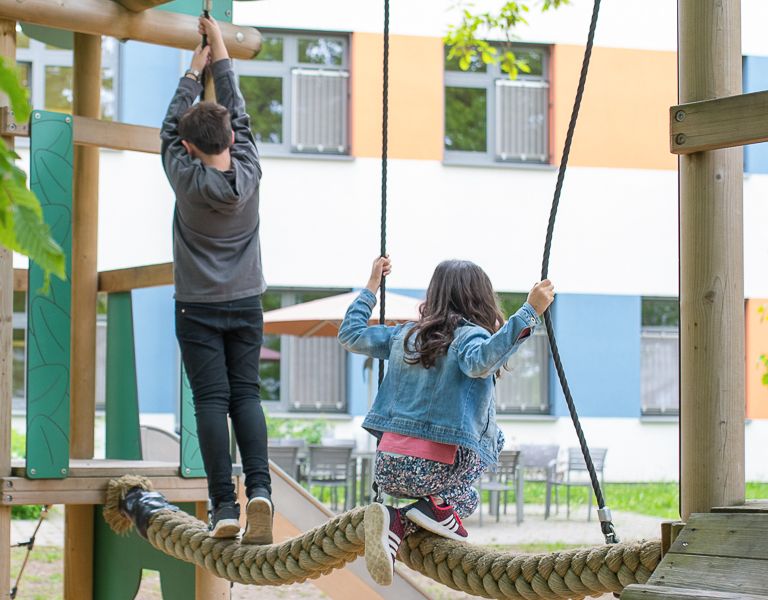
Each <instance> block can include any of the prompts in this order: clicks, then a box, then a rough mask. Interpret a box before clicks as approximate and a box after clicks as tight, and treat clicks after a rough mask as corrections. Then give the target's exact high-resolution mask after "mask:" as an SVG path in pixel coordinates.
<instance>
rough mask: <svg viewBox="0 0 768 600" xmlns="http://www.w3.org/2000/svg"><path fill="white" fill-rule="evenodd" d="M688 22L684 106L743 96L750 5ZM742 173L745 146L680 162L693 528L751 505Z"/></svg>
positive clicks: (684, 404) (719, 1)
mask: <svg viewBox="0 0 768 600" xmlns="http://www.w3.org/2000/svg"><path fill="white" fill-rule="evenodd" d="M678 24H679V25H678V27H679V30H678V40H679V42H678V43H679V52H678V60H679V68H678V73H679V80H680V81H679V86H680V90H679V95H680V98H679V100H680V103H681V104H689V103H691V102H697V101H700V100H709V99H712V98H720V97H725V96H733V95H736V94H739V93H741V48H740V40H741V5H740V0H678ZM686 119H687V117H686ZM683 122H685V120H684V121H683ZM742 166H743V153H742V149H741V148H729V149H725V150H713V151H708V152H697V153H694V154H686V155H682V156H681V157H680V461H681V477H680V500H681V513H682V514H681V517H682V519H683V520H684V521H687V520H688V517H689V516H690V515H691V514H692V513H701V512H708V511H709V510H710V509H711V508H712V507H713V506H724V505H736V504H743V503H744V418H745V409H744V406H745V400H744V398H745V396H744V261H743V256H744V234H743V228H744V213H743V197H742V195H743V189H742V187H743V173H742Z"/></svg>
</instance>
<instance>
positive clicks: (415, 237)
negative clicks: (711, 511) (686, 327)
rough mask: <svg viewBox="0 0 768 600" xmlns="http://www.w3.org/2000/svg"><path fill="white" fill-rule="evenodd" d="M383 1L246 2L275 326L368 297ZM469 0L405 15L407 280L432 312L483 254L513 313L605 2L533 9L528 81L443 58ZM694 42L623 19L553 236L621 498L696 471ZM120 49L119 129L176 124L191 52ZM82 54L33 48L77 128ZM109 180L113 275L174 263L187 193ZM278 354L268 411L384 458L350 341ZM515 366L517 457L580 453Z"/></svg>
mask: <svg viewBox="0 0 768 600" xmlns="http://www.w3.org/2000/svg"><path fill="white" fill-rule="evenodd" d="M379 4H380V3H376V2H349V1H348V0H329V1H327V2H324V3H321V4H320V3H313V2H309V1H308V0H292V2H291V3H290V8H288V6H287V5H286V3H283V2H266V3H264V2H259V3H247V2H242V3H235V8H234V11H235V12H234V20H235V22H237V23H239V24H246V25H253V26H256V27H258V28H259V29H260V31H262V33H263V35H264V49H263V51H262V53H261V54H260V56H259V57H258V58H257V59H255V60H251V61H236V64H235V70H236V72H237V74H238V77H239V82H240V86H241V89H242V91H243V94H244V96H245V99H246V103H247V106H248V110H249V112H250V114H251V116H252V119H253V129H254V133H255V135H256V137H257V139H258V141H259V147H260V151H261V155H262V165H263V171H264V176H263V181H262V192H261V214H262V240H263V242H262V243H263V255H264V263H265V265H264V266H265V275H266V278H267V281H268V283H269V285H270V290H269V292H268V294H267V296H266V297H265V307H266V308H277V307H279V306H285V305H288V304H293V303H296V302H302V301H306V300H311V299H314V298H318V297H322V296H324V295H329V294H333V293H339V292H343V291H348V290H351V289H356V288H358V287H360V286H361V285H363V284H364V283H365V282H366V280H367V276H368V271H369V268H370V263H371V261H372V259H373V257H374V256H375V255H376V254H377V253H378V251H379V202H380V181H381V179H380V178H381V174H380V170H381V164H380V159H379V157H380V152H381V119H382V109H381V86H382V72H381V71H382V50H383V35H382V27H383V22H382V21H383V18H382V17H383V15H382V8H381V7H380V6H379ZM452 4H453V3H451V2H448V1H447V0H422V1H420V2H418V3H413V2H405V1H404V0H393V1H392V16H391V31H392V38H391V55H390V86H389V164H388V174H389V176H388V183H389V194H388V201H389V210H388V217H389V218H388V234H387V247H388V250H389V253H390V255H391V256H392V258H393V261H394V266H395V270H394V273H393V275H392V277H391V279H390V282H389V286H390V287H391V288H393V289H396V290H397V291H399V292H401V293H407V294H411V295H415V296H419V295H420V294H423V292H424V290H425V288H426V285H427V283H428V281H429V277H430V275H431V272H432V270H433V269H434V266H435V265H436V264H437V263H438V262H439V261H440V260H443V259H445V258H452V257H458V258H465V259H469V260H473V261H475V262H477V263H478V264H479V265H481V266H482V267H483V268H484V269H485V270H486V271H487V272H488V274H489V275H490V277H491V280H492V281H493V283H494V285H495V287H496V288H497V290H498V291H499V292H500V293H501V295H502V299H503V302H504V307H505V310H507V312H513V311H514V309H515V307H516V306H517V305H519V303H520V302H521V301H522V300H524V298H525V293H526V291H527V290H528V289H529V288H530V287H531V286H532V285H533V283H534V282H535V281H537V280H538V278H539V271H540V266H539V265H540V264H541V254H542V250H543V244H544V234H545V231H546V225H547V219H548V216H549V210H550V202H551V197H552V192H553V189H554V184H555V179H556V170H557V165H558V162H559V160H560V159H559V156H560V152H561V150H562V146H563V141H564V138H565V132H566V127H567V123H568V119H569V116H570V111H571V106H572V103H573V97H574V93H575V88H576V83H577V80H578V75H579V70H580V66H581V60H582V55H583V44H584V42H585V40H586V34H587V29H588V23H589V16H590V12H591V4H592V3H591V2H589V1H587V0H572V2H571V5H570V6H564V7H562V8H560V9H559V10H557V11H550V12H547V13H544V14H539V13H538V9H537V8H534V9H533V10H532V12H531V13H530V18H529V24H528V25H527V26H521V27H520V28H519V29H518V30H517V31H516V32H515V36H516V37H515V40H514V42H512V43H511V44H509V45H507V44H502V43H501V42H499V44H501V45H500V46H499V47H500V48H503V49H504V50H511V51H512V52H514V53H515V54H516V56H517V57H518V58H522V59H524V60H525V61H526V62H527V64H528V66H529V69H528V72H525V73H523V72H521V73H520V74H519V75H520V76H519V77H518V78H517V79H515V80H510V79H509V78H508V77H507V76H506V74H504V73H502V72H501V71H500V70H499V69H498V67H495V66H485V65H482V64H480V63H476V64H471V65H469V69H468V70H466V71H463V70H461V69H460V68H459V67H458V65H457V64H455V61H451V60H448V59H447V55H446V49H445V46H444V43H443V36H444V35H445V33H446V31H447V29H448V27H449V26H450V25H451V24H455V23H457V22H458V20H459V18H460V14H459V13H458V12H457V11H456V10H454V9H451V8H450V7H451V6H452ZM476 4H477V5H479V6H480V7H482V6H483V5H487V6H489V7H490V6H494V5H498V4H499V3H494V2H490V0H489V1H485V2H479V3H476ZM766 16H768V7H765V6H764V5H763V4H762V3H761V2H759V0H744V1H743V54H744V62H743V66H744V89H745V91H756V90H762V89H767V88H768V42H766V41H765V38H764V36H763V34H762V33H763V32H762V31H761V29H760V28H759V26H758V24H759V23H763V22H764V19H765V17H766ZM676 35H677V34H676V14H675V6H674V3H671V2H666V1H664V0H652V1H650V2H644V3H621V2H607V3H604V6H603V8H602V14H601V16H600V22H599V24H598V29H597V37H596V42H595V49H594V52H593V56H592V65H591V70H590V75H589V81H588V83H587V89H586V93H585V95H584V100H583V105H582V109H581V114H580V118H579V123H578V127H577V130H576V135H575V139H574V144H573V149H572V152H571V158H570V163H569V169H568V173H567V177H566V180H565V187H564V190H563V195H562V200H561V207H560V211H559V215H558V222H557V225H556V228H555V236H554V244H553V249H552V258H551V266H550V277H551V279H552V280H553V281H554V282H555V285H556V288H557V291H558V297H557V301H556V303H555V305H554V308H553V321H554V325H555V330H556V333H557V337H558V342H559V346H560V350H561V354H562V357H563V361H564V364H565V368H566V372H567V374H568V377H569V381H570V383H571V389H572V390H573V393H574V396H575V399H576V403H577V407H578V410H579V413H580V416H581V417H582V422H583V426H584V430H585V432H586V435H587V438H588V441H589V443H590V445H592V446H595V447H607V448H609V452H608V456H607V461H606V478H607V479H609V480H624V481H641V480H644V481H650V480H672V479H675V478H676V477H677V472H678V471H677V470H678V440H677V431H678V430H677V416H676V415H677V400H678V364H677V346H678V329H677V327H678V323H679V319H678V312H677V301H676V296H677V293H678V260H677V257H678V250H677V211H678V203H677V172H676V168H677V160H676V158H675V157H674V156H673V155H672V154H670V153H669V135H668V108H669V106H670V105H673V104H675V103H676V97H677V92H676V72H677V58H676ZM105 48H106V50H107V55H106V57H105V60H104V63H105V84H104V93H103V100H104V102H103V104H104V118H116V119H118V120H121V121H126V122H129V123H135V124H141V125H149V126H154V127H157V126H159V124H160V122H161V120H162V117H163V115H164V112H165V108H166V106H167V103H168V101H169V100H170V97H171V95H172V93H173V91H174V89H175V86H176V82H177V79H178V77H179V76H180V74H181V73H182V72H183V71H184V69H185V68H186V66H187V64H188V61H189V53H186V52H181V51H177V50H172V49H166V48H158V47H154V46H149V45H146V44H140V43H135V42H128V43H124V44H117V43H108V44H105ZM68 56H69V55H68V54H67V53H66V51H61V50H52V49H50V48H48V47H46V46H45V45H44V44H42V43H41V42H36V41H34V40H32V41H31V43H30V44H29V46H28V47H27V48H22V49H20V51H19V61H20V62H21V63H23V68H24V69H25V71H24V72H25V73H27V78H28V80H29V82H30V86H31V89H32V98H33V101H34V103H35V106H36V108H48V109H51V110H67V108H68V106H69V104H67V102H70V103H71V97H70V96H71V84H70V87H69V88H68V87H67V85H68V84H67V79H66V78H67V76H69V77H70V78H71V58H69V59H68V58H67V57H68ZM67 69H69V71H67ZM67 73H69V75H67ZM68 94H69V96H68ZM21 154H22V156H23V158H24V149H23V148H22V150H21ZM744 167H745V176H744V218H745V257H744V260H745V295H746V297H747V300H746V302H745V315H746V328H747V329H746V334H747V336H746V339H747V345H746V349H745V369H746V373H747V399H746V402H747V417H748V421H747V424H746V428H747V430H746V431H747V438H746V439H747V457H746V468H747V479H755V480H768V467H766V465H765V464H764V461H761V460H760V458H761V457H762V456H763V455H764V453H765V450H766V448H765V441H764V440H766V439H768V387H766V386H765V385H763V383H762V377H763V374H764V373H765V365H764V364H763V362H762V361H761V359H760V357H761V356H762V354H763V353H767V354H768V324H766V323H763V322H762V321H763V318H762V317H763V313H762V312H761V311H760V307H761V306H763V304H764V303H765V302H768V300H765V298H768V274H767V273H766V270H765V268H764V266H765V265H766V264H767V260H766V259H768V248H767V247H766V242H765V237H764V235H762V232H763V230H764V223H765V222H766V220H768V205H767V204H766V191H768V149H766V147H765V145H756V146H752V147H748V148H746V149H745V153H744ZM100 186H101V204H100V209H99V210H100V214H99V226H100V238H99V268H100V270H106V269H112V268H120V267H126V266H133V265H140V264H151V263H158V262H167V261H169V260H170V259H171V216H172V211H173V196H172V193H171V190H170V188H169V187H168V184H167V182H166V180H165V177H164V175H163V173H162V168H161V166H160V163H159V160H158V159H157V157H155V156H148V155H139V154H135V153H129V152H115V151H107V150H105V151H103V152H102V171H101V179H100ZM22 262H23V261H21V260H19V265H21V264H22ZM134 300H135V304H134V313H135V321H136V325H135V327H136V333H137V364H138V365H139V378H140V382H139V383H140V385H139V389H140V401H141V405H142V410H143V411H144V412H145V413H146V414H147V415H150V414H153V413H155V414H162V415H168V419H170V421H171V422H172V421H173V418H174V417H173V415H174V414H175V412H176V410H177V409H176V404H177V401H176V397H177V394H178V356H177V351H176V349H175V340H174V338H173V319H172V290H170V289H166V288H160V289H155V290H140V291H136V292H135V293H134ZM158 340H160V341H158ZM267 344H268V345H269V346H270V347H271V348H272V349H274V350H277V351H279V352H280V359H279V361H271V362H265V363H264V366H263V372H262V375H263V379H264V401H265V406H266V407H267V409H268V410H269V411H270V413H271V414H273V415H289V416H290V417H291V418H299V417H305V418H310V417H312V418H314V417H317V416H320V417H322V418H324V419H326V420H327V421H328V422H329V423H330V424H331V426H332V427H333V428H334V430H335V432H336V435H338V436H340V437H356V438H357V439H358V440H359V442H360V443H361V444H363V443H366V442H365V441H364V440H365V435H366V434H364V432H363V431H362V430H361V429H360V428H359V424H360V422H361V420H362V417H363V415H364V414H365V412H366V409H367V407H368V404H369V402H370V398H371V395H372V394H373V393H374V388H375V384H374V383H373V382H372V381H371V378H370V377H369V376H368V375H369V372H370V371H369V370H367V368H366V364H365V361H364V360H363V359H362V358H360V357H353V356H347V355H346V354H345V353H344V352H343V351H342V350H341V349H340V348H339V347H338V345H337V343H336V342H335V340H334V339H332V338H330V339H323V338H317V339H306V340H304V339H296V338H289V337H283V338H282V339H281V338H271V339H269V340H268V341H267ZM509 368H510V372H509V373H508V374H507V376H505V377H503V378H502V379H501V381H500V383H499V391H498V396H499V398H498V413H499V421H500V423H501V425H502V427H503V428H504V430H505V432H506V434H507V439H508V440H509V443H510V444H515V443H532V442H541V443H543V442H547V443H559V444H560V445H561V446H562V447H563V448H565V447H568V446H574V445H576V438H575V435H574V433H573V427H572V425H571V422H570V418H569V416H568V412H567V408H566V406H565V403H564V400H563V397H562V393H561V392H560V387H559V383H558V382H557V380H556V375H555V373H554V369H553V368H552V367H551V364H550V359H549V355H548V350H547V345H546V339H545V337H544V336H542V335H537V336H534V338H533V339H531V340H530V341H528V342H527V343H526V344H525V345H524V347H523V350H521V352H520V353H519V354H518V355H516V356H515V358H514V360H513V361H512V362H511V363H510V365H509ZM641 447H642V452H639V451H638V450H639V449H640V448H641Z"/></svg>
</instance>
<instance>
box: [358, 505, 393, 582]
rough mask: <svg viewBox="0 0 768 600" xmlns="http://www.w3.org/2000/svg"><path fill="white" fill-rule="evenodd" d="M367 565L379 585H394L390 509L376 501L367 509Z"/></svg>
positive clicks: (364, 521)
mask: <svg viewBox="0 0 768 600" xmlns="http://www.w3.org/2000/svg"><path fill="white" fill-rule="evenodd" d="M363 524H364V527H365V566H366V567H368V573H370V574H371V578H372V579H373V580H374V581H375V582H376V583H378V584H379V585H392V578H393V576H394V565H393V564H392V557H391V555H390V554H389V511H388V510H387V507H386V506H384V505H383V504H379V503H378V502H374V503H373V504H371V505H370V506H369V507H368V508H366V509H365V518H364V520H363Z"/></svg>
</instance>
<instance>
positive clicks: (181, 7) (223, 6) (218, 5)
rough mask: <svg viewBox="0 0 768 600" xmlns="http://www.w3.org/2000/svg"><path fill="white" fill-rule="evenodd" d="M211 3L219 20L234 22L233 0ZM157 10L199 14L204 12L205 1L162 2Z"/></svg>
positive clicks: (215, 16)
mask: <svg viewBox="0 0 768 600" xmlns="http://www.w3.org/2000/svg"><path fill="white" fill-rule="evenodd" d="M211 4H212V8H213V10H211V13H212V14H213V18H214V19H216V20H217V21H227V22H229V23H231V22H232V0H212V2H211ZM153 10H154V9H153ZM157 10H168V11H171V12H176V13H181V14H184V15H192V16H197V15H202V14H203V1H202V0H174V1H173V2H169V3H168V4H161V5H160V6H158V7H157Z"/></svg>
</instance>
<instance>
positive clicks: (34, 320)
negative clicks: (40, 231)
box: [27, 111, 73, 478]
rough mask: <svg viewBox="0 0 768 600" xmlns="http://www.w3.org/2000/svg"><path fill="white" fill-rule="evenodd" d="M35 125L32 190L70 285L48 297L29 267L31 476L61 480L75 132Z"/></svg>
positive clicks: (36, 120)
mask: <svg viewBox="0 0 768 600" xmlns="http://www.w3.org/2000/svg"><path fill="white" fill-rule="evenodd" d="M67 119H69V120H70V122H69V123H68V122H67ZM31 123H32V128H31V130H32V131H31V140H32V141H31V157H30V177H29V181H30V187H31V189H32V191H34V192H35V194H36V195H37V197H38V198H39V199H40V204H41V206H42V208H43V215H44V219H45V222H46V223H47V224H48V225H49V227H50V228H51V235H52V236H53V238H54V239H55V240H56V242H57V243H58V244H59V245H60V246H61V247H62V249H63V250H64V253H65V255H66V257H67V261H66V262H67V279H66V280H65V281H60V280H58V279H53V280H52V281H51V285H50V290H49V293H48V294H47V295H44V294H42V293H41V287H42V284H43V273H42V270H41V269H40V268H39V267H38V266H37V265H35V264H34V263H31V264H30V269H29V290H30V291H29V304H28V311H29V312H28V314H29V320H28V328H29V331H28V338H27V339H28V344H27V373H28V375H27V476H28V477H38V478H61V477H63V476H65V473H66V471H65V472H64V473H62V469H67V468H68V467H69V409H70V398H69V379H70V324H71V312H70V309H71V283H70V282H71V255H72V156H73V149H72V126H71V118H70V117H68V116H66V115H62V114H57V113H48V112H44V111H35V112H34V114H33V118H32V120H31ZM33 470H34V474H33V473H32V471H33Z"/></svg>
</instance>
